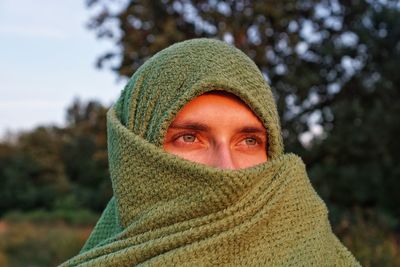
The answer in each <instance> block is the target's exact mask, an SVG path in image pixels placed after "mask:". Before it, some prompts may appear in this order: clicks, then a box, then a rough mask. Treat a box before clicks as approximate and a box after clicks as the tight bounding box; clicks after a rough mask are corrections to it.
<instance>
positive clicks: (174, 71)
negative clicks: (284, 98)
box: [63, 39, 359, 266]
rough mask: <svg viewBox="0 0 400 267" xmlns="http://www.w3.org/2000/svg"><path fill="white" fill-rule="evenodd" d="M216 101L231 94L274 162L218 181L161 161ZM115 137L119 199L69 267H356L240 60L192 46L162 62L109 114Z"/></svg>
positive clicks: (217, 172)
mask: <svg viewBox="0 0 400 267" xmlns="http://www.w3.org/2000/svg"><path fill="white" fill-rule="evenodd" d="M212 90H224V91H227V92H230V93H233V94H235V95H236V96H238V97H239V98H241V99H242V100H243V101H244V102H245V103H246V104H247V105H248V106H249V107H250V108H251V109H252V110H253V112H254V113H255V114H256V115H257V116H258V118H259V119H260V120H261V121H262V123H263V124H264V126H265V128H266V129H267V135H268V147H267V151H268V161H267V162H265V163H262V164H259V165H257V166H254V167H250V168H246V169H241V170H221V169H217V168H212V167H209V166H205V165H202V164H198V163H194V162H190V161H187V160H184V159H182V158H179V157H177V156H175V155H172V154H169V153H166V152H164V151H163V149H162V142H163V138H164V136H165V133H166V130H167V128H168V126H169V124H170V123H171V122H172V121H173V119H174V117H175V116H176V114H177V113H178V112H179V110H180V109H181V108H182V107H183V106H184V105H185V104H187V103H188V102H189V101H190V100H192V99H194V98H195V97H196V96H199V95H201V94H203V93H205V92H208V91H212ZM107 131H108V150H109V165H110V175H111V180H112V186H113V193H114V196H113V197H112V199H111V200H110V202H109V203H108V205H107V207H106V209H105V210H104V212H103V214H102V216H101V217H100V219H99V221H98V223H97V225H96V226H95V228H94V230H93V232H92V234H91V235H90V237H89V239H88V240H87V242H86V244H85V246H84V247H83V249H82V251H81V252H80V254H79V255H77V256H75V257H74V258H72V259H70V260H69V261H67V262H66V263H64V264H63V266H134V265H139V266H359V264H358V263H357V261H356V260H355V258H354V257H353V256H352V255H351V253H350V252H349V251H348V250H347V249H346V248H345V247H344V246H343V245H342V244H341V243H340V241H339V240H338V239H337V238H336V236H335V235H334V234H333V233H332V230H331V227H330V224H329V222H328V218H327V209H326V206H325V204H324V203H323V201H322V200H321V199H320V198H319V196H318V195H317V194H316V192H315V191H314V189H313V188H312V186H311V184H310V182H309V179H308V177H307V173H306V171H305V166H304V164H303V163H302V161H301V159H300V158H299V157H297V156H296V155H293V154H284V153H283V145H282V138H281V131H280V125H279V117H278V115H277V111H276V107H275V103H274V99H273V96H272V92H271V89H270V88H269V86H268V85H267V84H266V82H265V79H264V77H263V75H262V74H261V72H260V71H259V70H258V68H257V66H256V65H255V64H254V63H253V61H252V60H250V59H249V58H248V57H247V56H246V55H245V54H244V53H243V52H241V51H240V50H238V49H236V48H234V47H232V46H230V45H228V44H225V43H223V42H221V41H217V40H211V39H193V40H189V41H185V42H181V43H177V44H175V45H172V46H170V47H168V48H166V49H164V50H162V51H160V52H159V53H157V54H156V55H154V56H153V57H152V58H150V59H149V60H147V61H146V63H145V64H143V65H142V66H141V67H140V68H139V69H138V70H137V71H136V72H135V74H134V75H133V76H132V78H131V79H130V81H129V83H128V84H127V86H126V87H125V89H124V90H123V91H122V93H121V96H120V98H119V99H118V101H117V102H116V103H115V104H114V105H113V106H112V107H111V108H110V110H109V111H108V113H107Z"/></svg>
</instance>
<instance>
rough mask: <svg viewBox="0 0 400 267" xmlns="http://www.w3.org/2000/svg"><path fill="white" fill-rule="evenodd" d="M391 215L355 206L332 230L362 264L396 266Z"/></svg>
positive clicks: (398, 250) (398, 257) (399, 257)
mask: <svg viewBox="0 0 400 267" xmlns="http://www.w3.org/2000/svg"><path fill="white" fill-rule="evenodd" d="M392 220H393V219H392V218H388V217H387V216H383V214H381V213H379V212H377V211H374V210H360V209H355V210H354V211H353V213H352V214H346V215H345V216H343V217H342V218H341V221H340V223H339V224H338V225H337V226H336V229H335V231H336V233H337V235H338V236H339V237H340V239H341V240H342V241H343V243H344V244H345V245H346V246H347V248H348V249H350V251H351V252H353V253H354V255H355V257H356V258H357V259H358V260H359V261H360V263H361V264H362V266H365V267H371V266H400V244H399V234H398V233H397V234H396V233H393V232H392V227H391V224H393V223H394V222H393V221H392Z"/></svg>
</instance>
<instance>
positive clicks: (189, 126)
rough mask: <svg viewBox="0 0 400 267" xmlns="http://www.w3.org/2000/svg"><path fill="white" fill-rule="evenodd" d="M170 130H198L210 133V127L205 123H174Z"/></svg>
mask: <svg viewBox="0 0 400 267" xmlns="http://www.w3.org/2000/svg"><path fill="white" fill-rule="evenodd" d="M170 128H173V129H190V130H196V131H202V132H205V131H208V130H210V127H208V126H207V125H205V124H203V123H199V122H183V123H172V124H171V125H170Z"/></svg>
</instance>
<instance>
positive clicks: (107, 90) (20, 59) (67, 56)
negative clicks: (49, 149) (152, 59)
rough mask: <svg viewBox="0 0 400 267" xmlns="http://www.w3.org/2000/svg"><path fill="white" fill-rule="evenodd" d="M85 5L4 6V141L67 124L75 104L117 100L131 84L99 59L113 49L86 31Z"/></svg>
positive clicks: (0, 32)
mask: <svg viewBox="0 0 400 267" xmlns="http://www.w3.org/2000/svg"><path fill="white" fill-rule="evenodd" d="M89 17H90V11H89V10H88V9H87V8H86V7H85V0H57V1H54V0H23V1H22V0H1V1H0V137H3V136H5V134H6V133H7V132H11V133H15V132H18V131H21V130H23V131H29V130H31V129H33V128H34V127H36V126H39V125H50V124H56V125H59V126H62V125H63V124H64V123H65V115H66V108H67V107H68V106H70V105H71V103H72V102H73V101H74V99H76V98H79V99H81V100H82V101H87V100H98V101H100V102H101V103H103V104H105V105H109V104H111V103H112V102H113V101H115V100H116V98H117V97H118V95H119V93H120V91H121V90H122V88H123V87H124V83H125V82H126V81H124V80H120V79H118V77H117V74H116V73H114V72H112V71H111V70H109V69H102V70H99V69H97V68H96V67H95V63H96V59H97V57H98V56H99V55H101V54H102V53H103V52H105V51H108V50H109V49H110V47H112V43H111V42H110V41H108V40H107V41H106V40H99V39H97V38H96V36H95V32H93V31H90V30H88V29H87V28H86V26H85V25H86V24H87V22H88V19H89Z"/></svg>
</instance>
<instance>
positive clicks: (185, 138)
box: [181, 134, 196, 143]
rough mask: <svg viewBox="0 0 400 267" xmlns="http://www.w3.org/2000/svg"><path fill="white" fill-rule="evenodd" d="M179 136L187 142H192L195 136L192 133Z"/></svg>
mask: <svg viewBox="0 0 400 267" xmlns="http://www.w3.org/2000/svg"><path fill="white" fill-rule="evenodd" d="M181 137H182V140H183V141H184V142H187V143H193V142H195V141H196V136H194V135H192V134H185V135H182V136H181Z"/></svg>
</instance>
